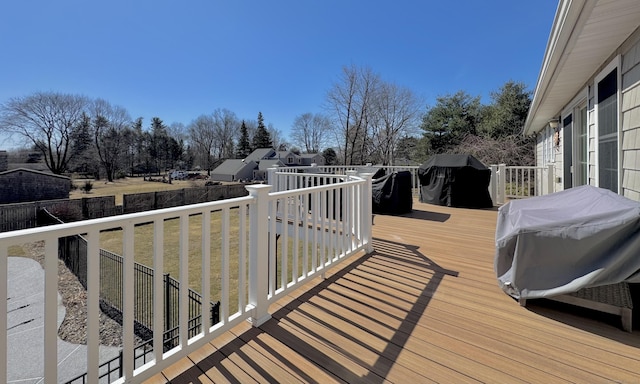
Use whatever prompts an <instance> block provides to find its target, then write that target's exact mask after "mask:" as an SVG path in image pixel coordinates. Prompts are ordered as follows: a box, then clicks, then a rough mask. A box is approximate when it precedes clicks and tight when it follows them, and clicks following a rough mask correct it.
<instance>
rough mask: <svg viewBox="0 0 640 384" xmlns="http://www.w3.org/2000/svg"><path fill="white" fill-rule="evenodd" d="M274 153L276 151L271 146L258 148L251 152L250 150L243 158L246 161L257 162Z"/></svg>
mask: <svg viewBox="0 0 640 384" xmlns="http://www.w3.org/2000/svg"><path fill="white" fill-rule="evenodd" d="M275 153H276V151H274V150H273V149H272V148H258V149H256V150H254V151H253V152H251V153H250V154H249V156H247V157H246V158H245V159H244V160H245V161H246V162H249V161H256V162H258V161H260V160H262V159H265V158H270V157H273V155H274V154H275Z"/></svg>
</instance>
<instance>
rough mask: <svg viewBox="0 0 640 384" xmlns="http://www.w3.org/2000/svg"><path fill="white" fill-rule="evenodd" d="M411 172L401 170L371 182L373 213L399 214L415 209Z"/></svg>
mask: <svg viewBox="0 0 640 384" xmlns="http://www.w3.org/2000/svg"><path fill="white" fill-rule="evenodd" d="M411 188H412V186H411V172H409V171H400V172H394V173H390V174H388V175H386V176H382V177H379V178H377V179H374V180H373V181H372V182H371V198H372V199H373V207H372V208H373V213H386V214H392V215H399V214H403V213H409V212H411V211H412V209H413V195H412V192H411Z"/></svg>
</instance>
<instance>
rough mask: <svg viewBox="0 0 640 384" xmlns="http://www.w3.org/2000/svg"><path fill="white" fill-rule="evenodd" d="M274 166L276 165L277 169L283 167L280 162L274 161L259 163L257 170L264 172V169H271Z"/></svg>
mask: <svg viewBox="0 0 640 384" xmlns="http://www.w3.org/2000/svg"><path fill="white" fill-rule="evenodd" d="M274 165H277V166H278V167H284V163H283V162H282V161H280V160H277V159H275V160H262V161H260V164H258V169H259V170H261V171H264V170H266V169H269V168H271V167H273V166H274Z"/></svg>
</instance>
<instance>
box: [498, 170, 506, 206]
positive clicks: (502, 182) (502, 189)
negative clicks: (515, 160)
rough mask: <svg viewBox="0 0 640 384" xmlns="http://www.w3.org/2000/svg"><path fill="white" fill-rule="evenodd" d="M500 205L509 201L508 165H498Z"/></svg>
mask: <svg viewBox="0 0 640 384" xmlns="http://www.w3.org/2000/svg"><path fill="white" fill-rule="evenodd" d="M497 195H498V204H504V203H505V202H506V200H507V165H506V164H498V192H497Z"/></svg>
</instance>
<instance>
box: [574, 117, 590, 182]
mask: <svg viewBox="0 0 640 384" xmlns="http://www.w3.org/2000/svg"><path fill="white" fill-rule="evenodd" d="M576 116H577V121H576V122H575V136H576V137H575V148H576V151H575V163H574V169H573V177H574V185H585V184H587V170H588V164H589V163H588V162H589V159H588V158H587V154H588V152H587V148H588V147H587V146H588V145H589V136H588V135H587V106H586V105H584V106H582V107H581V108H580V109H579V110H578V112H577V114H576Z"/></svg>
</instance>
